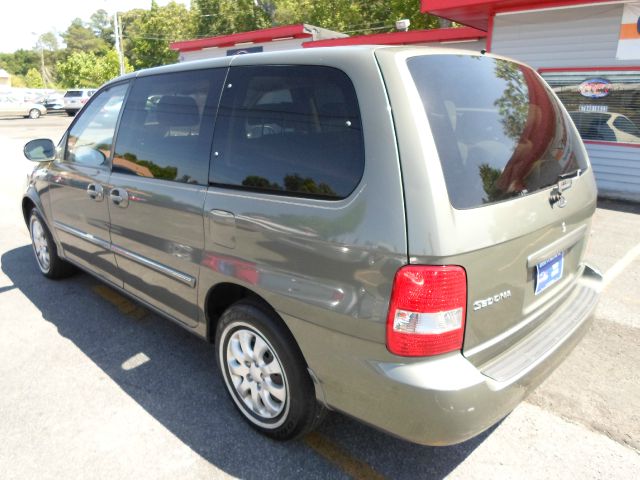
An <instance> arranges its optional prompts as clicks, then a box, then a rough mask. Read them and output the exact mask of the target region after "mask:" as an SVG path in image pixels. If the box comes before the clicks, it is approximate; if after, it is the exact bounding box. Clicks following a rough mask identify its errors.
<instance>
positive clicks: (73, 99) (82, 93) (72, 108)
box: [64, 88, 96, 117]
mask: <svg viewBox="0 0 640 480" xmlns="http://www.w3.org/2000/svg"><path fill="white" fill-rule="evenodd" d="M95 91H96V90H95V89H89V88H78V89H74V90H67V93H65V94H64V110H65V112H67V115H69V116H71V117H73V116H74V115H75V114H76V113H77V112H78V110H80V109H81V108H82V107H83V106H84V104H85V103H87V102H88V101H89V99H90V98H91V95H93V94H94V93H95Z"/></svg>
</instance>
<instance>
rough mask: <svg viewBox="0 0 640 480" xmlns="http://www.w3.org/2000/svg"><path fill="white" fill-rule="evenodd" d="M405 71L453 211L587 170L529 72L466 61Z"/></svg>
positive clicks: (412, 61)
mask: <svg viewBox="0 0 640 480" xmlns="http://www.w3.org/2000/svg"><path fill="white" fill-rule="evenodd" d="M407 64H408V67H409V71H410V72H411V75H412V77H413V80H414V82H415V84H416V87H417V88H418V91H419V93H420V97H421V99H422V103H423V106H424V109H425V112H426V114H427V117H428V119H429V124H430V126H431V130H432V132H433V135H434V139H435V143H436V147H437V149H438V155H439V157H440V161H441V163H442V168H443V171H444V176H445V182H446V184H447V190H448V192H449V198H450V201H451V203H452V205H453V206H454V207H455V208H473V207H478V206H482V205H487V204H490V203H494V202H499V201H502V200H506V199H508V198H511V197H516V196H521V195H526V194H528V193H531V192H535V191H537V190H540V189H542V188H546V187H549V186H551V185H553V184H555V183H557V182H558V179H559V176H562V175H566V174H570V173H573V172H575V171H577V170H585V169H586V167H587V164H586V159H585V158H583V155H582V150H581V149H580V148H579V145H580V139H579V138H578V137H577V135H576V134H575V133H574V130H573V129H571V128H567V122H568V115H567V114H566V112H565V111H564V109H563V108H562V107H561V106H560V105H559V103H558V101H557V100H556V99H555V97H554V96H553V94H551V92H550V89H549V87H548V86H547V85H546V84H545V83H544V81H543V80H541V79H540V77H539V76H538V75H537V74H536V73H535V72H534V71H533V70H531V69H530V68H528V67H525V66H523V65H519V64H516V63H513V62H508V61H505V60H499V59H495V58H490V57H484V56H469V55H425V56H418V57H412V58H409V59H408V60H407Z"/></svg>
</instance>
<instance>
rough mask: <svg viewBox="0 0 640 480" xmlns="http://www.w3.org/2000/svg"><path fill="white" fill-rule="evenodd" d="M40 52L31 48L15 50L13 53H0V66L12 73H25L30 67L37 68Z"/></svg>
mask: <svg viewBox="0 0 640 480" xmlns="http://www.w3.org/2000/svg"><path fill="white" fill-rule="evenodd" d="M39 66H40V54H39V53H38V52H35V51H32V50H23V49H20V50H16V51H15V52H14V53H0V67H1V68H4V69H5V70H6V71H7V72H9V73H11V74H13V75H22V76H24V75H26V74H27V72H28V71H29V70H30V69H32V68H36V69H37V68H39Z"/></svg>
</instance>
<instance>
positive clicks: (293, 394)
mask: <svg viewBox="0 0 640 480" xmlns="http://www.w3.org/2000/svg"><path fill="white" fill-rule="evenodd" d="M281 322H282V321H281V320H280V319H279V318H278V317H277V315H276V314H275V313H274V312H272V311H270V310H269V309H268V308H266V307H264V306H263V305H261V304H259V303H257V302H252V301H248V300H241V301H239V302H237V303H235V304H233V305H232V306H231V307H229V308H228V309H227V310H226V311H225V312H224V313H223V314H222V316H221V317H220V320H219V321H218V326H217V329H216V340H215V343H216V348H217V355H216V359H217V362H218V367H219V368H220V372H221V374H222V378H223V380H224V383H225V385H226V387H227V392H228V393H229V395H230V397H231V399H232V400H233V402H234V403H235V405H236V407H237V408H238V410H239V411H240V413H242V415H243V417H244V418H245V420H246V421H247V422H249V424H250V425H251V426H252V427H253V428H255V429H256V430H258V431H259V432H261V433H263V434H265V435H267V436H269V437H271V438H273V439H276V440H290V439H293V438H297V437H300V436H302V435H304V434H305V433H307V432H309V431H311V430H313V429H314V428H315V427H316V426H317V425H318V424H319V423H320V422H321V421H322V419H323V418H324V413H325V408H324V407H323V406H322V405H320V403H318V401H317V400H316V397H315V389H314V385H313V381H312V380H311V377H310V376H309V372H308V371H307V367H306V363H305V361H304V359H303V358H302V354H301V353H300V351H299V349H298V348H297V345H296V343H295V340H294V338H293V337H292V336H291V333H290V332H289V331H288V330H287V329H286V328H285V327H284V325H283V324H282V323H281Z"/></svg>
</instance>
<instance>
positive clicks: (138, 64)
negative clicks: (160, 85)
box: [122, 2, 193, 70]
mask: <svg viewBox="0 0 640 480" xmlns="http://www.w3.org/2000/svg"><path fill="white" fill-rule="evenodd" d="M122 23H123V35H124V37H125V39H126V41H125V44H124V50H125V52H126V54H127V56H128V57H129V59H130V60H131V64H132V65H133V67H134V68H135V69H136V70H138V69H140V68H148V67H155V66H158V65H166V64H168V63H175V62H177V61H178V52H176V51H174V50H171V49H170V48H169V42H170V41H172V40H181V39H188V38H192V36H193V21H192V15H191V14H190V13H189V10H187V8H186V7H185V6H184V5H183V4H181V3H175V2H170V3H168V4H167V5H166V6H164V7H159V6H158V5H157V4H156V2H152V3H151V9H150V10H132V11H129V12H128V13H127V14H125V15H123V18H122Z"/></svg>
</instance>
